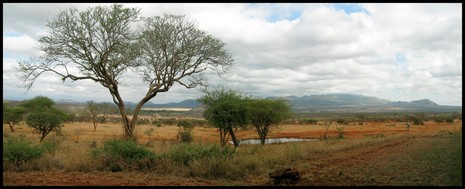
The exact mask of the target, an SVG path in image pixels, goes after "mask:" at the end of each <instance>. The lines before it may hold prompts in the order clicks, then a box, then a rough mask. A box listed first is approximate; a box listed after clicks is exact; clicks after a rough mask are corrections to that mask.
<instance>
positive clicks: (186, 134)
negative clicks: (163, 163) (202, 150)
mask: <svg viewBox="0 0 465 189" xmlns="http://www.w3.org/2000/svg"><path fill="white" fill-rule="evenodd" d="M178 137H179V139H180V140H181V142H187V143H189V142H192V140H193V137H192V130H191V129H182V130H179V132H178Z"/></svg>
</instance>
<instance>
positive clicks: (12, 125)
mask: <svg viewBox="0 0 465 189" xmlns="http://www.w3.org/2000/svg"><path fill="white" fill-rule="evenodd" d="M8 125H9V126H10V130H11V132H12V133H14V132H15V129H13V127H14V126H15V124H14V123H13V124H11V123H10V122H8Z"/></svg>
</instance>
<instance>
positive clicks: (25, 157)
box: [3, 136, 56, 163]
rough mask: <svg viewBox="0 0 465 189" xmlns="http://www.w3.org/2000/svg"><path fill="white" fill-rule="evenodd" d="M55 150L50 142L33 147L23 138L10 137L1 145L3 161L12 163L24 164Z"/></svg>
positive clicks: (54, 146)
mask: <svg viewBox="0 0 465 189" xmlns="http://www.w3.org/2000/svg"><path fill="white" fill-rule="evenodd" d="M55 149H56V145H55V144H53V143H50V142H44V143H42V144H40V145H33V144H32V142H31V141H29V140H27V139H26V138H24V136H21V137H20V138H16V137H10V138H8V139H7V141H6V142H4V143H3V160H6V161H10V162H13V163H20V162H26V161H29V160H32V159H37V158H40V157H41V156H42V155H43V154H44V153H45V152H52V151H54V150H55Z"/></svg>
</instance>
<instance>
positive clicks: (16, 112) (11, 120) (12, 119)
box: [3, 103, 25, 133]
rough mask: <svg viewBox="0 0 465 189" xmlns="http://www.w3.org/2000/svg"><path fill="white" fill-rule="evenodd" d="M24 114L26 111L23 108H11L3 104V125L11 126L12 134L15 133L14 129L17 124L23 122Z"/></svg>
mask: <svg viewBox="0 0 465 189" xmlns="http://www.w3.org/2000/svg"><path fill="white" fill-rule="evenodd" d="M24 113H25V110H24V108H22V107H9V106H8V104H6V103H3V123H7V124H8V126H10V130H11V132H12V133H14V132H15V129H14V128H13V127H14V126H15V124H16V123H19V122H20V121H22V120H23V115H24Z"/></svg>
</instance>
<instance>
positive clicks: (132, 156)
mask: <svg viewBox="0 0 465 189" xmlns="http://www.w3.org/2000/svg"><path fill="white" fill-rule="evenodd" d="M91 156H93V157H100V158H101V160H102V161H103V165H104V166H105V168H106V169H110V170H111V171H121V170H122V169H123V168H132V169H146V168H150V167H152V166H153V161H154V160H156V159H158V156H157V154H156V153H155V152H152V151H150V150H149V149H147V148H145V147H143V146H140V145H138V144H137V143H136V142H135V141H133V140H121V139H110V140H107V141H105V142H104V143H103V146H102V147H101V148H96V149H93V150H92V151H91Z"/></svg>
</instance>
